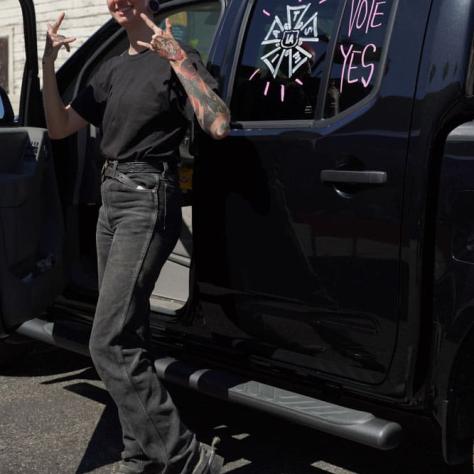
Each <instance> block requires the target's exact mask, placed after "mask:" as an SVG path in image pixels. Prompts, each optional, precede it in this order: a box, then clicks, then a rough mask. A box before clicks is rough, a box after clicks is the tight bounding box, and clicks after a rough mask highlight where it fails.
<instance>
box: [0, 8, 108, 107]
mask: <svg viewBox="0 0 474 474" xmlns="http://www.w3.org/2000/svg"><path fill="white" fill-rule="evenodd" d="M1 3H2V9H1V13H0V38H2V37H6V38H8V43H9V54H8V56H9V65H8V74H9V81H8V82H9V84H8V85H9V87H8V89H9V96H10V100H11V101H12V104H13V109H14V111H15V113H18V105H19V101H20V92H21V80H22V76H23V68H24V64H25V51H24V40H23V23H22V15H21V9H20V3H19V1H18V0H1ZM35 7H36V25H37V26H36V27H37V34H38V57H39V60H40V79H41V56H42V54H43V49H44V41H45V35H46V25H47V23H52V22H54V21H55V20H56V18H57V17H58V15H59V13H60V12H61V11H65V12H66V17H65V18H64V21H63V24H62V27H61V31H62V33H63V34H64V35H65V36H75V37H76V38H77V40H76V41H75V42H74V43H72V44H71V52H70V53H67V51H66V50H65V49H62V50H61V51H60V53H59V57H58V60H57V61H56V69H57V68H58V67H59V66H60V65H61V64H63V62H64V61H65V60H66V59H67V57H68V55H69V54H72V53H73V52H74V51H75V50H76V49H77V48H78V47H79V46H80V45H81V44H82V43H84V41H85V40H86V39H87V38H88V37H89V36H90V35H91V34H92V33H93V32H94V31H96V30H97V29H98V28H99V27H100V26H101V25H103V24H104V23H105V22H106V21H107V20H109V18H110V14H109V12H108V10H107V3H106V0H35ZM0 57H2V56H0ZM5 66H6V65H4V64H0V67H5Z"/></svg>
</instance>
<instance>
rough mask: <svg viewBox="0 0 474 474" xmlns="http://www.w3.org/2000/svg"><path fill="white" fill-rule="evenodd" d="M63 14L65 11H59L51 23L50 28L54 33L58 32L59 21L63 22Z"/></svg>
mask: <svg viewBox="0 0 474 474" xmlns="http://www.w3.org/2000/svg"><path fill="white" fill-rule="evenodd" d="M65 15H66V13H65V12H61V13H60V14H59V16H58V19H57V20H56V21H55V22H54V23H53V27H52V29H53V32H54V33H57V32H58V30H59V27H60V26H61V23H62V22H63V20H64V17H65Z"/></svg>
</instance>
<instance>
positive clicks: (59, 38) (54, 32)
mask: <svg viewBox="0 0 474 474" xmlns="http://www.w3.org/2000/svg"><path fill="white" fill-rule="evenodd" d="M65 15H66V14H65V13H64V12H62V13H60V15H59V16H58V19H57V20H56V21H55V22H54V23H53V24H52V25H51V24H49V23H48V31H47V33H46V44H45V47H44V53H43V62H45V61H53V62H54V61H56V58H57V57H58V53H59V50H60V49H61V48H62V47H63V46H64V47H65V48H66V51H67V52H69V51H70V50H71V47H70V46H69V44H70V43H72V42H73V41H76V38H74V37H69V38H66V37H65V36H63V35H60V34H58V31H59V27H60V26H61V23H62V21H63V20H64V16H65Z"/></svg>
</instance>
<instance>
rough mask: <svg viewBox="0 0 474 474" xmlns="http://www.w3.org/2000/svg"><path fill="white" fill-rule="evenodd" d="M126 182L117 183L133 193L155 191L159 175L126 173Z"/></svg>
mask: <svg viewBox="0 0 474 474" xmlns="http://www.w3.org/2000/svg"><path fill="white" fill-rule="evenodd" d="M125 176H126V177H127V179H126V180H123V181H122V180H120V179H119V181H120V182H121V183H122V184H123V185H125V186H127V187H129V188H131V189H134V190H135V191H157V190H158V186H159V182H160V179H161V178H160V174H159V173H127V174H126V175H125Z"/></svg>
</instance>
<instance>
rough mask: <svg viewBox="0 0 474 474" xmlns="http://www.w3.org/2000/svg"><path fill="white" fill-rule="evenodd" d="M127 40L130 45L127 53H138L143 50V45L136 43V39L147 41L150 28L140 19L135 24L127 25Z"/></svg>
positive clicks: (148, 40)
mask: <svg viewBox="0 0 474 474" xmlns="http://www.w3.org/2000/svg"><path fill="white" fill-rule="evenodd" d="M127 36H128V41H129V42H130V46H129V48H128V53H129V54H138V53H140V52H141V51H143V50H144V48H143V46H140V45H139V44H137V41H144V42H146V43H149V42H150V40H151V37H152V32H151V30H150V28H148V26H147V25H146V24H144V23H143V22H142V21H140V23H138V24H137V25H129V27H128V28H127Z"/></svg>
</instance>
